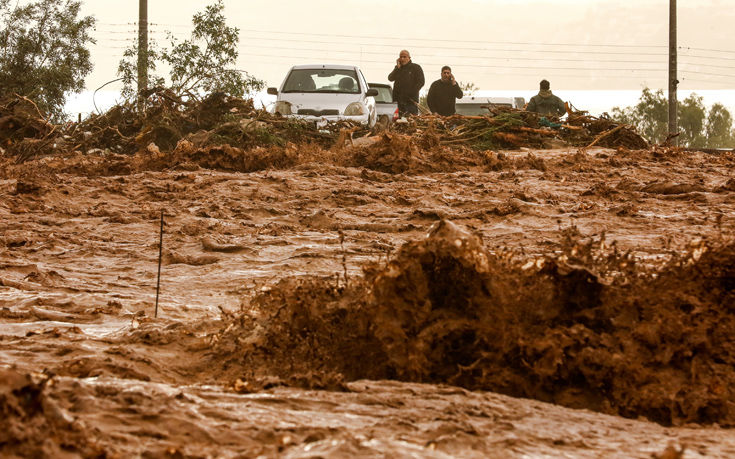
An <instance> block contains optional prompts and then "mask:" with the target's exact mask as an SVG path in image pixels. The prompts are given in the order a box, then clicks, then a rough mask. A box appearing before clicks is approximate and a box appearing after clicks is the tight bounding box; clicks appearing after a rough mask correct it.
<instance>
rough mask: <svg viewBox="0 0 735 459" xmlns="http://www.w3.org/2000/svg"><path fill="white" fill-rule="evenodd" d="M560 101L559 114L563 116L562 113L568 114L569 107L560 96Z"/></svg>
mask: <svg viewBox="0 0 735 459" xmlns="http://www.w3.org/2000/svg"><path fill="white" fill-rule="evenodd" d="M558 103H559V116H562V115H564V114H566V112H567V107H566V105H565V104H564V101H563V100H561V98H559V100H558Z"/></svg>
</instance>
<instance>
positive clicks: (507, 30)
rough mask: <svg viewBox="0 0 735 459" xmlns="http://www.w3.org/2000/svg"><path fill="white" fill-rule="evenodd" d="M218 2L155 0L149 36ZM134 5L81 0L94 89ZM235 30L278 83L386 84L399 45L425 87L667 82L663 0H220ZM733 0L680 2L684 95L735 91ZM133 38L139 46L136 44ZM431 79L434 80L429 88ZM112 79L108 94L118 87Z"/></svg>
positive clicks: (243, 56) (132, 25)
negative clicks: (309, 73) (344, 72)
mask: <svg viewBox="0 0 735 459" xmlns="http://www.w3.org/2000/svg"><path fill="white" fill-rule="evenodd" d="M210 3H212V2H209V1H203V0H196V1H195V0H148V4H149V5H148V21H149V23H150V38H151V39H153V40H156V41H157V42H158V43H159V44H160V45H166V44H167V43H168V41H167V40H166V35H165V33H166V31H170V32H172V33H174V35H175V36H176V37H178V38H179V39H180V40H181V39H186V38H188V37H189V34H190V31H191V28H192V27H191V18H192V16H193V15H194V14H195V13H196V12H199V11H203V10H204V8H205V6H206V5H208V4H210ZM138 4H139V2H138V1H136V0H125V1H121V0H117V1H110V0H83V12H84V14H87V15H92V16H95V17H96V18H97V20H98V24H97V30H96V32H95V36H96V38H97V40H98V43H97V45H96V46H94V48H93V60H94V63H95V69H94V71H93V73H92V74H91V75H90V76H89V77H88V78H87V88H88V89H90V90H94V89H96V88H98V87H99V86H101V85H102V84H104V83H105V82H107V81H109V80H113V79H114V78H116V69H117V64H118V62H119V60H120V58H121V56H122V53H123V50H124V49H125V48H126V47H128V46H130V45H131V44H133V43H134V40H135V39H136V30H137V21H138ZM224 4H225V15H226V17H227V22H228V24H229V25H231V26H235V27H238V28H239V29H240V48H239V51H240V59H239V61H238V65H237V67H238V68H239V69H243V70H247V71H249V72H250V73H251V74H253V75H254V76H256V77H259V78H261V79H264V80H265V81H266V82H267V84H268V85H269V86H278V85H279V84H280V83H281V80H282V79H283V77H284V76H285V73H286V71H287V70H288V69H289V68H290V67H291V66H292V65H295V64H305V63H345V64H348V63H354V64H358V65H360V66H361V68H362V69H363V72H364V73H365V75H366V77H367V78H368V80H370V81H375V82H382V81H386V80H387V75H388V73H389V72H390V70H391V69H392V67H393V65H394V63H395V59H396V57H397V55H398V52H399V50H400V49H402V48H406V49H408V50H410V51H411V54H412V57H413V60H414V62H416V63H418V64H420V65H421V66H422V67H423V68H424V72H425V73H426V79H427V82H430V81H432V80H434V79H436V78H438V77H439V73H440V68H441V66H442V65H445V64H447V65H450V66H452V68H453V71H454V74H455V76H456V77H457V79H458V80H459V81H462V82H472V83H474V84H475V85H476V86H477V87H479V88H481V89H483V90H495V89H497V90H513V89H532V90H535V89H537V88H538V81H539V80H541V79H542V78H547V79H549V80H550V81H551V83H552V89H559V90H589V89H592V90H604V89H635V90H640V89H641V88H642V87H643V86H648V87H651V88H663V89H666V87H667V75H668V73H667V61H668V13H669V3H668V1H667V0H553V1H552V0H547V1H540V0H447V1H432V0H395V1H387V0H371V1H365V0H330V1H324V0H298V1H296V0H286V1H277V0H272V1H265V0H237V1H236V0H225V1H224ZM734 23H735V0H679V1H678V24H679V31H678V44H679V47H680V50H679V64H680V65H679V80H680V81H681V85H680V88H681V89H682V90H687V89H689V90H691V89H695V90H716V89H735V43H733V32H732V25H733V24H734ZM131 40H132V41H131ZM427 84H428V83H427ZM113 88H114V84H111V85H110V86H108V87H106V88H105V89H113Z"/></svg>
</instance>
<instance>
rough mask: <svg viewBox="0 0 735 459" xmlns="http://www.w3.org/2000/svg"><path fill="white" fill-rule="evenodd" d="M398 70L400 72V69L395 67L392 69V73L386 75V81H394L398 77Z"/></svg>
mask: <svg viewBox="0 0 735 459" xmlns="http://www.w3.org/2000/svg"><path fill="white" fill-rule="evenodd" d="M398 70H400V67H399V66H397V65H396V66H395V67H394V68H393V71H392V72H390V73H389V74H388V81H396V78H397V77H398Z"/></svg>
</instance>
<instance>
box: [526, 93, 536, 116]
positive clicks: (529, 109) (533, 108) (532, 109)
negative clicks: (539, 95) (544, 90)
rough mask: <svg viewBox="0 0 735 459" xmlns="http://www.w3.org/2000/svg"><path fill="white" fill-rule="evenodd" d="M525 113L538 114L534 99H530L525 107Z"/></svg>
mask: <svg viewBox="0 0 735 459" xmlns="http://www.w3.org/2000/svg"><path fill="white" fill-rule="evenodd" d="M526 111H527V112H538V108H537V107H536V98H535V96H534V97H531V101H530V102H529V103H528V105H526Z"/></svg>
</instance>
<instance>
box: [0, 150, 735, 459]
mask: <svg viewBox="0 0 735 459" xmlns="http://www.w3.org/2000/svg"><path fill="white" fill-rule="evenodd" d="M388 141H389V139H387V138H386V139H383V140H382V142H388ZM350 148H351V150H349V151H350V152H351V153H350V152H344V153H334V152H333V153H330V154H324V155H323V156H322V157H320V156H319V155H318V154H315V153H313V152H312V153H310V154H309V155H308V156H307V157H304V158H305V159H303V160H294V159H293V158H296V157H299V156H298V155H299V154H300V153H299V152H298V151H292V152H291V153H289V155H291V156H289V158H291V160H290V161H288V162H286V163H284V162H277V161H275V162H273V163H271V164H265V165H264V166H262V167H249V168H247V169H243V168H242V167H238V166H237V165H238V164H243V163H242V161H240V162H238V160H237V158H233V157H232V155H231V154H229V153H228V152H227V151H224V152H223V151H215V150H211V151H209V152H208V154H209V155H211V156H209V157H204V156H202V155H200V156H195V155H194V156H189V157H187V160H186V161H184V160H178V161H175V162H174V161H170V160H169V159H168V158H169V157H168V156H167V155H165V154H162V153H160V152H158V151H157V150H155V149H149V150H148V151H142V152H139V153H138V154H136V155H133V156H123V155H113V154H106V153H103V152H97V153H90V154H88V155H82V154H79V153H74V154H69V155H66V156H54V157H47V158H43V159H38V160H34V161H28V162H25V163H23V164H15V163H14V162H12V161H10V160H7V161H5V162H1V163H0V411H2V418H3V421H2V425H3V428H2V429H0V430H1V431H0V456H3V457H114V458H127V457H150V458H158V457H172V458H183V457H186V458H199V457H201V458H205V457H212V458H214V457H222V458H233V457H243V458H244V457H293V458H296V457H299V458H307V457H309V458H316V457H333V458H341V457H399V458H401V457H405V458H408V457H411V458H413V457H428V458H445V457H477V458H486V457H497V458H506V457H518V458H521V457H533V458H536V457H539V458H542V457H549V458H551V457H569V458H578V457H579V458H587V457H589V458H600V457H621V458H622V457H626V458H627V457H636V458H651V457H658V458H666V459H674V458H700V457H701V458H705V457H706V458H711V457H721V458H727V457H735V430H734V429H735V245H734V241H733V234H735V178H734V177H735V156H734V155H733V153H732V152H714V153H712V152H710V153H702V152H685V151H680V150H675V149H660V148H654V149H651V150H642V151H630V150H626V149H618V150H613V149H604V148H591V149H588V150H578V149H576V148H575V149H571V148H561V149H552V150H527V149H524V150H515V151H504V152H494V151H488V152H484V153H483V154H484V155H485V157H486V160H485V161H484V163H481V162H474V163H466V162H464V163H463V162H462V161H463V156H462V155H463V154H464V153H461V152H460V153H453V152H452V151H451V150H446V151H443V152H442V154H441V157H439V156H435V158H434V159H435V160H436V162H435V163H433V165H431V164H429V165H427V163H421V162H416V161H415V157H414V156H415V154H414V156H412V153H410V152H408V153H405V152H404V153H405V154H403V153H401V152H400V151H397V150H395V148H397V147H395V145H394V146H393V147H391V146H390V145H389V146H387V147H386V149H385V150H384V153H385V151H388V153H385V155H387V156H383V157H382V158H383V159H382V160H381V162H376V161H375V160H374V158H375V156H374V153H375V152H376V151H378V150H360V149H361V148H371V147H360V146H354V147H350ZM373 148H376V147H375V146H373ZM391 148H394V149H393V150H391ZM391 151H392V153H390V152H391ZM360 152H362V153H360ZM266 153H268V152H263V154H264V155H265V154H266ZM255 154H256V155H257V152H256V153H255ZM339 154H345V155H347V154H349V155H352V156H350V158H352V159H351V160H350V161H341V160H339ZM391 154H392V155H394V156H400V155H401V154H403V157H402V158H400V159H401V167H400V168H396V167H392V166H395V164H397V163H390V161H389V159H390V158H389V157H390V155H391ZM216 155H219V156H217V158H214V157H213V156H216ZM228 155H229V156H228ZM371 155H373V156H371ZM355 158H358V159H360V158H362V159H360V161H358V160H357V159H355ZM371 158H372V159H371ZM412 158H413V159H412ZM162 216H163V245H162V251H161V252H162V253H161V254H162V264H161V269H160V292H159V294H158V296H157V291H156V286H157V280H158V278H157V274H158V261H159V238H160V229H161V217H162ZM157 299H158V310H157V317H155V315H156V311H155V308H156V300H157Z"/></svg>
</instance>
